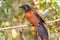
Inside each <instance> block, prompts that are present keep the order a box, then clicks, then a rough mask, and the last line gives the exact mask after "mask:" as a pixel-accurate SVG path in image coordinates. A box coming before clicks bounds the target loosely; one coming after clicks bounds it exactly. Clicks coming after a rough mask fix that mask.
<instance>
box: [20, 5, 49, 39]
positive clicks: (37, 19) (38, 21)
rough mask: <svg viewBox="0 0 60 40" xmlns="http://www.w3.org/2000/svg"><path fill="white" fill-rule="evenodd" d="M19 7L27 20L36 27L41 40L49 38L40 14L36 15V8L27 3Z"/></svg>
mask: <svg viewBox="0 0 60 40" xmlns="http://www.w3.org/2000/svg"><path fill="white" fill-rule="evenodd" d="M20 8H22V9H23V10H24V11H25V17H26V18H27V19H28V20H29V22H30V23H31V24H32V25H33V26H35V27H36V30H37V33H38V35H39V36H40V38H41V40H49V39H48V32H47V29H46V28H45V26H44V23H45V22H44V20H43V19H42V18H41V16H39V15H38V13H37V12H36V10H34V9H33V8H31V7H30V6H29V5H22V6H21V7H20Z"/></svg>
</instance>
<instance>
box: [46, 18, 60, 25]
mask: <svg viewBox="0 0 60 40" xmlns="http://www.w3.org/2000/svg"><path fill="white" fill-rule="evenodd" d="M57 21H60V19H56V20H52V21H47V22H46V23H47V24H48V23H55V22H57Z"/></svg>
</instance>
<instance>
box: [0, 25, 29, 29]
mask: <svg viewBox="0 0 60 40" xmlns="http://www.w3.org/2000/svg"><path fill="white" fill-rule="evenodd" d="M24 27H25V28H27V27H28V25H19V26H11V27H5V28H0V30H7V29H16V28H24Z"/></svg>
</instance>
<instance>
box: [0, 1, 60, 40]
mask: <svg viewBox="0 0 60 40" xmlns="http://www.w3.org/2000/svg"><path fill="white" fill-rule="evenodd" d="M21 4H28V5H30V6H32V5H33V4H32V0H0V27H2V28H3V27H8V26H14V25H20V24H29V22H28V20H27V19H26V18H25V17H24V11H23V9H21V8H19V6H20V5H21ZM35 6H39V8H40V9H41V10H42V11H43V12H45V11H46V10H48V11H47V12H45V13H43V15H42V16H43V17H44V19H45V20H46V19H47V21H51V20H56V19H59V18H60V0H46V1H44V0H39V3H38V4H37V5H35ZM35 6H34V7H35ZM49 8H51V9H49ZM47 27H48V28H49V29H50V33H51V39H50V40H55V38H56V37H55V31H54V30H55V28H58V31H59V33H58V34H60V30H59V29H60V21H58V22H55V23H53V24H48V25H47ZM22 30H24V31H23V32H21V31H20V29H18V30H17V29H14V30H11V29H10V30H5V31H1V32H0V38H1V37H4V38H5V39H6V40H17V38H16V39H15V38H14V37H13V35H15V37H16V35H20V36H22V35H23V34H24V33H25V36H26V35H27V36H26V38H27V39H28V35H29V37H30V38H29V39H31V35H32V31H33V30H32V29H31V27H29V28H23V29H22ZM13 32H15V33H13ZM52 32H53V33H52ZM26 33H27V34H26ZM21 34H22V35H21ZM53 34H54V35H53ZM1 35H2V36H1ZM11 35H12V36H11ZM20 36H19V37H20ZM59 38H60V35H59Z"/></svg>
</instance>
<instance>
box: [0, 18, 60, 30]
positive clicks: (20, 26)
mask: <svg viewBox="0 0 60 40" xmlns="http://www.w3.org/2000/svg"><path fill="white" fill-rule="evenodd" d="M57 21H60V19H56V20H53V21H47V22H46V24H49V23H55V22H57ZM28 26H30V25H19V26H11V27H5V28H0V30H7V29H16V28H28Z"/></svg>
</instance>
